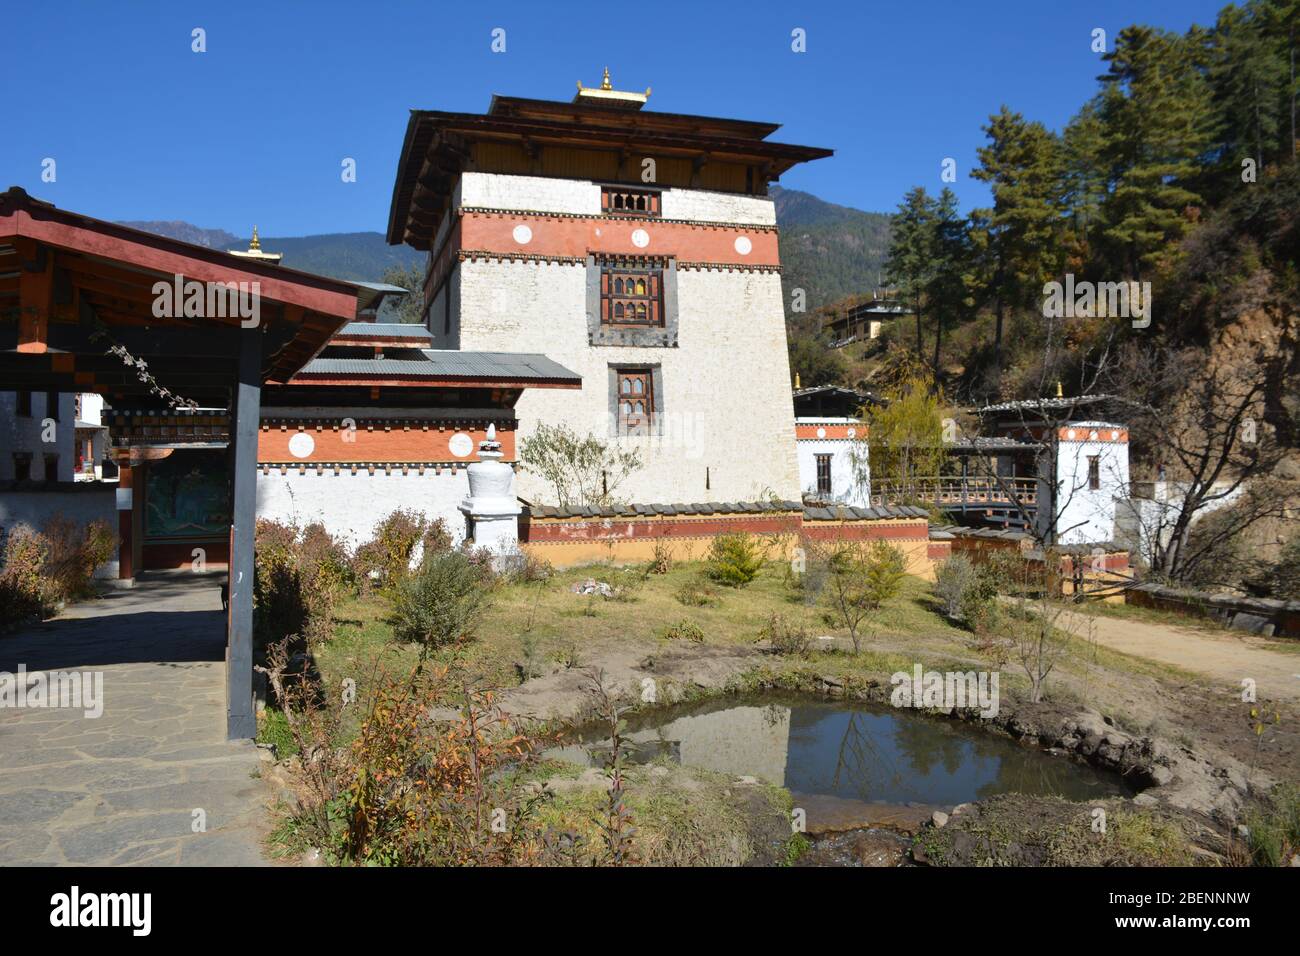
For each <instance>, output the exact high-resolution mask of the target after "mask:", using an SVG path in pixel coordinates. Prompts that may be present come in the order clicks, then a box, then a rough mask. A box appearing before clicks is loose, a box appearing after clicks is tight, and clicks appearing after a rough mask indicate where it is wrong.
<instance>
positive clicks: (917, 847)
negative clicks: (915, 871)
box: [912, 843, 930, 863]
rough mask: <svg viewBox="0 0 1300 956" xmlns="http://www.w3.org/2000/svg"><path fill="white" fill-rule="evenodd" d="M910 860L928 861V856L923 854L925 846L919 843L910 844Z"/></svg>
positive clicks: (917, 861) (915, 861) (916, 861)
mask: <svg viewBox="0 0 1300 956" xmlns="http://www.w3.org/2000/svg"><path fill="white" fill-rule="evenodd" d="M912 862H914V863H929V862H930V858H929V857H928V856H926V855H925V847H923V846H922V845H921V844H919V843H914V844H912Z"/></svg>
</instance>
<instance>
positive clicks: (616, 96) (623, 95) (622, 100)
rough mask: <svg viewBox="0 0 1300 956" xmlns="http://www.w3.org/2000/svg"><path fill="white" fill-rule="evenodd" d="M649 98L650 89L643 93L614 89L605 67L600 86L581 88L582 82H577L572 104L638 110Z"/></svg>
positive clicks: (647, 88) (607, 68)
mask: <svg viewBox="0 0 1300 956" xmlns="http://www.w3.org/2000/svg"><path fill="white" fill-rule="evenodd" d="M649 97H650V87H648V86H647V87H646V88H645V92H644V93H632V92H630V91H628V90H616V89H614V83H613V81H612V80H610V78H609V67H605V74H604V76H602V77H601V80H600V86H583V85H582V80H579V81H578V95H577V96H575V97H574V98H573V102H575V103H596V104H599V105H600V106H618V107H623V108H624V109H634V110H639V109H640V108H641V107H643V106H645V101H646V100H647V99H648V98H649Z"/></svg>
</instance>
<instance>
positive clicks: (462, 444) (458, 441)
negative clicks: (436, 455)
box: [447, 432, 474, 458]
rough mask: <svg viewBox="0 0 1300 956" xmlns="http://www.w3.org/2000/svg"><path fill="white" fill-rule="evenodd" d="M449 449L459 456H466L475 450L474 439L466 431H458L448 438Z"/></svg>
mask: <svg viewBox="0 0 1300 956" xmlns="http://www.w3.org/2000/svg"><path fill="white" fill-rule="evenodd" d="M447 450H448V451H450V452H451V453H452V454H453V455H455V456H456V457H457V458H464V457H465V456H466V455H468V454H469V453H470V452H472V451H473V450H474V439H472V438H470V437H469V435H467V434H465V433H464V432H456V434H454V435H452V436H451V438H450V439H448V441H447Z"/></svg>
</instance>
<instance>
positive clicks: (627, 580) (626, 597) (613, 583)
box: [607, 567, 650, 601]
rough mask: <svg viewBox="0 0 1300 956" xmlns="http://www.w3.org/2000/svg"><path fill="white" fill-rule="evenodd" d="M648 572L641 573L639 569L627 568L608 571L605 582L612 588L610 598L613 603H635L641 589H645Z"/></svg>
mask: <svg viewBox="0 0 1300 956" xmlns="http://www.w3.org/2000/svg"><path fill="white" fill-rule="evenodd" d="M649 573H650V572H649V571H648V570H647V571H642V570H641V569H640V568H635V567H628V568H618V569H616V570H613V571H610V573H609V574H608V575H607V577H608V578H609V581H608V582H607V583H608V584H609V586H610V587H611V588H613V594H612V595H611V597H613V599H614V600H615V601H635V600H636V596H637V594H638V593H639V592H640V590H641V588H643V587H645V582H646V577H647V576H648V575H649Z"/></svg>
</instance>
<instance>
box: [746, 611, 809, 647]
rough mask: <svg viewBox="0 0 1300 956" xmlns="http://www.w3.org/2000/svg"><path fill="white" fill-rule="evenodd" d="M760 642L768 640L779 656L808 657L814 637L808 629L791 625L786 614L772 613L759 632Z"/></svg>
mask: <svg viewBox="0 0 1300 956" xmlns="http://www.w3.org/2000/svg"><path fill="white" fill-rule="evenodd" d="M758 637H759V640H766V641H767V642H768V644H770V645H771V647H772V650H773V651H774V652H776V653H777V654H781V655H788V656H791V657H807V656H808V652H809V651H810V650H812V644H813V636H812V635H811V634H809V633H808V629H807V628H805V627H803V626H801V625H799V624H794V623H791V622H790V621H789V620H787V618H786V616H785V615H784V614H777V613H775V612H773V613H772V615H771V616H770V617H768V619H767V623H766V624H764V625H763V628H762V630H760V631H759V632H758Z"/></svg>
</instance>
